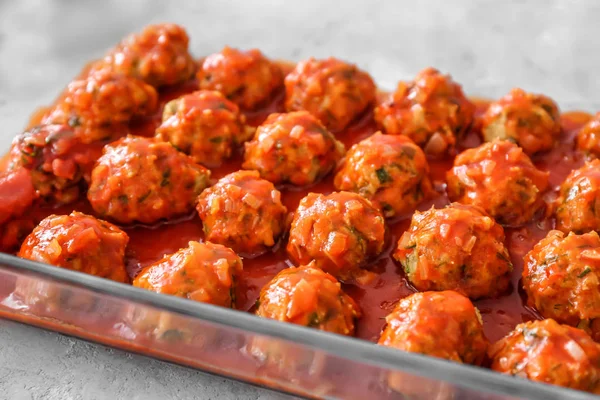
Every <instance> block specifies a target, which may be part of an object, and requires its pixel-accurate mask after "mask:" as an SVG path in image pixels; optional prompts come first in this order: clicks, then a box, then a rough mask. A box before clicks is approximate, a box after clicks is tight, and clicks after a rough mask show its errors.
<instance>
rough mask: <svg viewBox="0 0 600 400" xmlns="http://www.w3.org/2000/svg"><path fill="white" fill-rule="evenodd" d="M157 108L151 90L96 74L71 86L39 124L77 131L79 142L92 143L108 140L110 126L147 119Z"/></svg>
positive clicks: (111, 75) (128, 80)
mask: <svg viewBox="0 0 600 400" xmlns="http://www.w3.org/2000/svg"><path fill="white" fill-rule="evenodd" d="M157 107H158V94H157V93H156V90H154V88H153V87H152V86H149V85H147V84H145V83H144V82H143V81H141V80H138V79H135V78H129V77H126V76H122V75H116V74H114V73H111V72H107V71H99V72H96V73H94V74H91V75H89V76H88V77H86V78H85V79H80V80H75V81H73V82H71V83H70V84H69V86H68V87H67V90H66V91H65V93H64V94H63V96H62V97H61V98H60V99H59V101H58V103H57V104H56V106H55V107H54V108H52V109H51V110H50V111H49V112H48V113H47V114H46V116H45V117H44V118H43V119H42V123H43V124H49V123H52V124H66V125H69V126H71V127H73V128H79V129H78V132H81V140H83V141H85V142H93V141H96V140H104V139H107V138H110V137H111V136H112V135H113V133H114V132H113V131H114V129H113V127H112V125H118V124H122V123H126V122H128V121H129V120H131V119H132V118H133V117H136V116H144V115H150V114H152V113H154V112H155V111H156V109H157ZM121 130H122V128H121Z"/></svg>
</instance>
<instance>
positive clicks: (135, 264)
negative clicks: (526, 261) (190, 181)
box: [2, 81, 591, 368]
mask: <svg viewBox="0 0 600 400" xmlns="http://www.w3.org/2000/svg"><path fill="white" fill-rule="evenodd" d="M196 88H197V83H196V82H194V81H192V82H189V83H186V84H185V85H182V86H181V87H178V88H171V89H169V90H165V91H163V92H162V93H161V105H164V104H165V103H166V102H167V101H169V100H171V99H173V98H176V97H178V96H180V95H181V94H184V93H188V92H191V91H193V90H196ZM474 101H475V103H476V105H477V113H478V115H481V114H482V113H483V111H484V110H485V108H486V106H487V104H488V101H486V100H481V99H475V100H474ZM161 109H162V107H161ZM281 111H283V93H279V94H278V95H277V96H276V98H275V99H274V100H273V102H272V103H270V104H268V105H267V106H265V108H264V109H262V110H260V111H258V112H253V113H249V114H248V115H247V118H248V122H249V123H250V124H252V125H254V126H256V125H258V124H260V122H261V121H262V120H264V118H266V116H267V115H268V114H269V113H271V112H281ZM590 118H591V116H590V115H589V114H587V113H583V112H567V113H564V114H563V115H562V117H561V124H562V128H563V135H562V138H561V140H560V143H559V144H558V145H557V146H556V147H555V149H554V150H552V151H550V152H548V153H546V154H542V155H540V156H537V157H534V159H533V160H534V162H535V164H536V165H537V166H538V167H539V168H541V169H544V170H547V171H549V172H550V184H551V187H552V190H551V191H550V192H549V193H548V194H547V199H548V200H551V199H552V198H553V196H554V190H555V189H556V187H557V186H558V185H559V184H560V183H562V181H563V180H564V179H565V177H566V176H567V174H568V173H569V172H570V171H571V170H573V169H575V168H578V167H580V166H581V165H582V164H583V161H584V160H583V156H582V155H581V154H579V153H578V152H576V151H575V148H574V136H575V135H576V133H577V131H578V130H579V129H580V128H581V127H582V126H583V125H584V124H585V123H586V122H587V121H588V120H589V119H590ZM160 120H161V112H158V113H156V115H155V116H153V117H152V118H147V119H146V120H143V121H137V122H135V123H132V126H131V132H132V133H134V134H137V135H144V136H153V134H154V130H155V129H156V127H157V126H158V124H159V123H160ZM476 130H477V127H474V129H473V131H472V132H470V133H469V134H468V135H467V136H466V137H465V138H464V139H463V140H462V141H461V142H460V143H459V151H460V150H462V149H464V148H468V147H475V146H477V145H479V144H480V143H481V140H480V138H479V135H478V133H477V132H476ZM375 131H376V127H375V123H374V121H373V116H372V113H371V112H368V113H366V114H365V115H364V116H363V117H361V118H360V119H359V120H358V121H356V122H355V123H354V124H353V125H352V126H351V127H350V128H348V129H347V130H346V131H345V132H341V133H338V134H337V135H336V136H337V137H338V139H340V140H341V141H342V142H343V143H344V144H345V145H346V147H347V148H349V147H350V146H351V145H352V144H354V143H356V142H358V141H360V140H362V139H364V138H365V137H367V136H369V135H371V134H373V133H374V132H375ZM241 162H242V154H241V151H239V152H238V153H237V154H236V155H235V156H234V158H233V159H232V160H231V162H229V163H227V164H226V165H224V166H222V167H219V168H216V169H213V170H212V178H213V180H214V181H216V180H217V179H219V178H220V177H222V176H224V175H226V174H228V173H230V172H233V171H236V170H238V169H240V168H241V167H240V166H241ZM429 162H430V167H431V176H432V180H433V181H434V185H435V187H436V190H437V191H438V196H437V197H436V198H435V199H432V200H430V201H428V202H426V203H424V204H421V205H420V206H419V209H420V210H425V209H428V208H429V207H431V205H432V204H434V205H435V206H436V207H442V206H444V205H445V204H448V199H447V196H446V193H445V174H446V171H447V170H448V169H450V167H451V165H452V157H448V158H446V159H443V160H433V159H430V160H429ZM280 189H281V191H282V199H283V202H284V204H285V205H286V206H287V207H288V210H290V211H292V212H293V211H294V210H295V209H296V207H297V205H298V203H299V201H300V199H301V198H302V197H304V196H305V195H306V194H307V193H308V192H311V191H313V192H324V193H328V192H331V191H333V190H334V188H333V176H331V175H330V176H328V177H327V178H326V179H324V180H323V181H321V182H319V183H317V184H315V185H313V186H311V187H308V188H303V189H298V188H290V187H282V188H280ZM73 209H76V210H79V211H82V212H86V213H91V207H90V206H89V204H88V203H87V200H85V199H83V200H81V201H80V202H78V203H76V204H75V205H70V206H63V207H59V208H49V207H36V208H34V209H33V210H32V211H31V212H30V213H29V216H30V217H31V218H33V219H35V220H40V219H42V218H44V217H45V216H47V215H49V214H51V213H56V214H59V213H69V212H71V211H72V210H73ZM409 223H410V215H408V216H404V217H401V218H396V219H395V220H393V221H388V227H389V239H388V243H387V245H386V248H385V251H384V252H383V253H382V254H381V255H380V256H379V257H378V258H377V259H376V260H374V261H372V263H371V264H370V265H369V266H368V267H367V268H368V269H370V270H371V271H373V272H375V273H376V274H377V278H376V279H374V280H372V281H371V282H369V283H364V284H360V283H345V284H344V285H343V286H344V289H345V290H346V292H347V293H348V294H349V295H350V296H352V297H353V298H354V299H355V300H356V302H357V303H358V305H359V306H360V308H361V309H362V313H363V317H362V318H361V319H360V320H359V321H358V324H357V332H356V336H357V337H359V338H362V339H365V340H369V341H372V342H375V341H377V339H378V337H379V334H380V332H381V330H382V328H383V326H384V324H385V321H384V317H385V316H386V315H387V314H388V313H390V312H391V310H392V309H393V307H394V306H395V304H396V303H397V301H398V300H399V299H400V298H402V297H404V296H406V295H408V294H410V293H413V292H414V291H415V290H414V288H412V287H411V286H410V285H409V284H408V283H407V281H406V279H405V277H404V274H403V271H402V268H401V267H400V266H399V264H397V263H396V262H395V261H394V260H393V259H392V257H391V253H392V252H393V250H394V248H395V245H396V243H397V241H398V239H399V238H400V236H401V235H402V233H403V232H404V230H405V229H407V227H408V225H409ZM553 226H554V221H553V219H552V218H550V217H545V216H543V215H542V216H539V217H538V218H537V219H536V220H535V221H533V222H532V223H530V224H529V225H527V226H525V227H522V228H517V229H512V228H511V229H506V238H507V240H506V244H507V247H508V248H509V252H510V254H511V258H512V262H513V264H514V271H513V275H512V288H511V291H510V293H507V294H506V295H504V296H502V297H500V298H495V299H485V300H479V301H476V302H475V305H476V306H477V307H478V308H479V310H480V311H481V314H482V317H483V320H484V328H485V333H486V335H487V337H488V338H489V339H490V340H491V341H495V340H497V339H499V338H500V337H502V336H504V335H505V334H507V333H508V332H509V331H511V330H512V329H513V328H514V327H515V325H517V324H518V323H520V322H523V321H527V320H531V319H535V318H540V316H539V315H538V314H537V313H536V311H535V310H532V309H530V308H528V307H526V306H525V305H524V299H523V297H522V294H521V290H519V288H520V287H521V284H520V277H521V273H522V268H523V256H524V255H525V254H526V253H527V252H528V251H529V250H530V249H531V248H532V247H533V245H534V244H535V243H536V242H537V241H538V240H539V239H541V238H542V237H544V236H545V235H546V233H547V232H548V230H550V229H551V228H552V227H553ZM124 229H125V230H126V232H127V233H128V234H129V236H130V243H129V247H128V252H127V257H128V261H127V263H128V272H129V274H130V275H131V276H132V277H134V276H135V275H136V274H137V273H138V272H139V270H140V269H141V268H143V267H144V266H146V265H148V264H149V263H152V262H154V261H157V260H159V259H160V258H162V257H163V255H164V254H168V253H173V252H175V251H176V250H178V249H179V248H181V247H185V246H187V243H188V241H190V240H202V239H203V233H202V224H201V222H200V220H199V218H198V216H197V215H196V213H195V212H194V214H191V215H189V216H187V217H182V218H180V219H178V220H176V221H170V222H168V223H164V224H161V225H158V226H152V227H147V226H133V227H124ZM286 240H287V238H284V239H283V241H282V243H279V244H278V245H277V246H276V247H275V249H274V250H273V251H271V252H269V253H267V254H264V255H261V256H259V257H256V258H253V259H244V260H243V262H244V271H243V273H242V275H241V276H240V277H239V278H238V282H239V285H238V289H237V300H236V303H237V304H236V308H237V309H239V310H243V311H252V310H253V306H254V304H255V302H256V299H257V298H258V295H259V291H260V289H261V288H262V287H263V285H265V284H266V283H267V282H268V281H269V280H270V279H271V278H272V277H273V276H274V275H275V274H276V273H277V272H279V271H280V270H282V269H284V268H287V267H288V266H290V265H292V263H291V261H290V260H289V259H288V258H287V255H286V252H285V241H286ZM3 286H4V285H3ZM8 286H12V285H8ZM2 294H4V295H6V294H8V293H2ZM12 318H15V316H14V315H13V316H12ZM19 318H21V319H22V317H19ZM97 322H98V324H102V321H97ZM54 329H56V326H54ZM100 329H101V326H99V330H100ZM62 330H64V329H62ZM77 334H78V335H79V334H81V332H78V333H77ZM88 336H89V335H88ZM101 341H102V340H101ZM119 346H120V347H129V348H132V347H131V345H127V344H125V343H124V342H123V343H120V344H119ZM132 349H133V350H139V349H136V348H132ZM146 350H147V349H146ZM160 357H162V358H165V356H164V355H160ZM167 358H168V357H167ZM180 361H181V360H180ZM185 363H188V364H189V362H187V361H186V362H185ZM203 368H206V366H203Z"/></svg>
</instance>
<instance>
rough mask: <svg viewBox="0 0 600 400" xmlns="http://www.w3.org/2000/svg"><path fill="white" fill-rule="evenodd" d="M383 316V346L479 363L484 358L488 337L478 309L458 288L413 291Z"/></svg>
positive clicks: (466, 362) (380, 341) (457, 360)
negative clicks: (437, 290) (452, 289)
mask: <svg viewBox="0 0 600 400" xmlns="http://www.w3.org/2000/svg"><path fill="white" fill-rule="evenodd" d="M385 320H386V322H387V325H386V327H385V329H384V330H383V332H382V334H381V337H380V338H379V342H378V344H380V345H382V346H388V347H393V348H396V349H400V350H404V351H409V352H413V353H420V354H427V355H429V356H433V357H439V358H444V359H446V360H451V361H456V362H459V363H465V364H474V365H479V364H481V363H482V361H483V360H484V358H485V353H486V351H487V346H488V341H487V339H486V337H485V335H484V333H483V323H482V321H481V316H480V315H479V311H478V310H477V309H476V308H475V306H474V305H473V303H471V301H470V300H469V299H468V298H467V297H465V296H463V295H461V294H459V293H457V292H454V291H451V290H447V291H442V292H423V293H414V294H412V295H410V296H408V297H405V298H403V299H402V300H400V302H399V303H398V305H397V306H396V308H394V310H393V311H392V312H391V313H390V314H389V315H388V316H387V317H386V318H385Z"/></svg>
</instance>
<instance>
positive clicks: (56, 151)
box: [9, 125, 105, 204]
mask: <svg viewBox="0 0 600 400" xmlns="http://www.w3.org/2000/svg"><path fill="white" fill-rule="evenodd" d="M104 143H105V142H94V143H90V144H87V143H83V141H82V140H81V137H79V136H78V135H77V134H76V132H75V131H74V129H73V128H71V127H69V126H67V125H41V126H37V127H34V128H32V129H30V130H28V131H26V132H24V133H22V134H20V135H18V136H17V137H16V138H15V139H14V140H13V144H12V148H11V152H10V156H9V157H10V168H11V169H17V168H24V169H27V170H28V171H29V174H30V175H31V182H32V184H33V187H34V188H35V192H36V194H37V196H39V197H41V198H43V199H45V200H46V201H49V202H51V203H55V204H67V203H71V202H73V201H74V200H76V199H77V198H78V197H79V194H80V193H81V192H82V191H83V188H82V183H83V181H84V180H89V178H90V174H91V172H92V168H93V167H94V163H95V162H96V160H97V159H98V158H99V157H100V155H101V154H102V147H103V146H104Z"/></svg>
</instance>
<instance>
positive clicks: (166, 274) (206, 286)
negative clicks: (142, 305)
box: [133, 242, 242, 308]
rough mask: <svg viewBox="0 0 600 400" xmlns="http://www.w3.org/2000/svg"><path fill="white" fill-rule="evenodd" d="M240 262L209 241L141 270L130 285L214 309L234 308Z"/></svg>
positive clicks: (182, 250) (190, 244)
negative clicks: (215, 306)
mask: <svg viewBox="0 0 600 400" xmlns="http://www.w3.org/2000/svg"><path fill="white" fill-rule="evenodd" d="M241 271H242V260H240V258H239V257H238V256H237V255H236V254H235V253H234V252H233V250H231V249H230V248H227V247H225V246H221V245H220V244H213V243H210V242H206V243H198V242H189V245H188V247H186V248H183V249H181V250H179V251H177V252H175V253H173V254H169V255H167V256H165V257H164V258H163V259H162V260H160V261H157V262H155V263H153V264H151V265H149V266H147V267H146V268H144V269H143V270H142V271H141V272H140V273H139V275H138V276H137V277H136V278H135V279H134V281H133V286H137V287H139V288H142V289H148V290H151V291H153V292H157V293H162V294H168V295H171V296H178V297H184V298H186V299H190V300H195V301H201V302H203V303H210V304H214V305H217V306H222V307H228V308H233V307H235V280H236V277H237V275H238V274H239V273H240V272H241Z"/></svg>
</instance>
